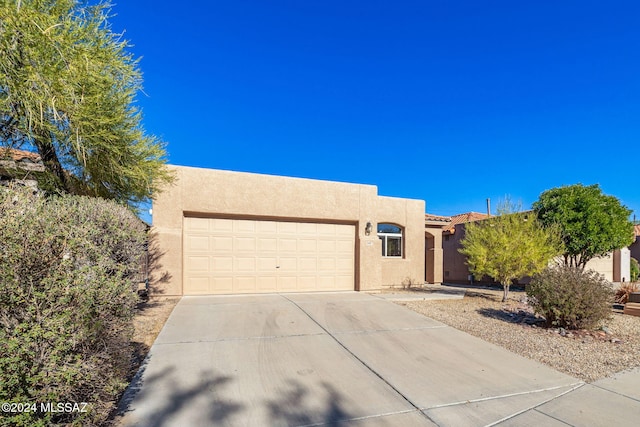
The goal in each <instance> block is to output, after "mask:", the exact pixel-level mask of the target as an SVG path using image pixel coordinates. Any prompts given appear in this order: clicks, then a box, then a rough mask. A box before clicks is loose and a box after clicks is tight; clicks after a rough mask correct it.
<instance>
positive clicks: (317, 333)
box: [157, 332, 327, 345]
mask: <svg viewBox="0 0 640 427" xmlns="http://www.w3.org/2000/svg"><path fill="white" fill-rule="evenodd" d="M319 335H327V334H326V333H325V332H315V333H312V334H290V335H268V336H255V337H229V338H220V339H213V340H193V341H172V342H161V343H157V345H172V344H199V343H208V342H225V341H251V340H258V341H259V340H273V339H279V338H297V337H315V336H319Z"/></svg>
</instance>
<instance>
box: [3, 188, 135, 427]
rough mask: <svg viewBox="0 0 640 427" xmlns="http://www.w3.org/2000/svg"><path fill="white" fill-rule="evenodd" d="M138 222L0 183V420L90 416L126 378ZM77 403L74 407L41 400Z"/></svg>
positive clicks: (110, 209) (94, 417)
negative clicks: (78, 408) (58, 409)
mask: <svg viewBox="0 0 640 427" xmlns="http://www.w3.org/2000/svg"><path fill="white" fill-rule="evenodd" d="M144 242H145V230H144V226H143V224H141V223H140V221H139V220H138V219H136V218H135V216H134V215H132V214H131V213H130V212H129V211H128V210H127V209H126V208H124V207H121V206H119V205H117V204H115V203H113V202H108V201H104V200H100V199H94V198H87V197H78V196H65V197H56V198H49V199H47V198H44V197H42V196H40V195H38V194H33V192H30V191H28V190H26V189H16V188H14V189H1V188H0V281H1V282H0V283H1V286H2V288H1V290H0V378H1V379H2V381H0V401H3V402H15V403H25V402H29V403H36V405H37V406H36V408H37V411H36V412H26V413H6V412H5V413H4V414H2V415H3V418H2V424H3V425H24V426H27V425H29V426H32V425H42V426H44V425H51V424H54V423H65V424H66V423H68V424H72V425H94V424H98V423H100V422H102V421H103V420H104V419H105V418H106V416H107V415H108V413H107V412H108V410H107V408H108V405H110V402H113V400H114V399H115V398H116V397H117V395H118V394H119V393H120V392H121V391H122V390H123V388H124V387H125V385H126V382H125V379H126V375H127V371H128V369H129V366H130V360H131V354H132V352H131V348H130V346H129V340H130V336H131V332H132V323H131V319H132V315H133V309H134V306H135V303H136V301H137V294H136V292H134V280H133V277H134V275H135V272H136V270H137V267H138V258H139V256H140V254H141V253H142V250H143V249H142V248H143V245H144ZM46 402H54V403H58V402H62V403H66V402H70V403H74V402H77V403H80V402H87V403H88V404H89V405H88V406H87V407H86V409H87V412H84V413H77V412H76V413H53V412H42V411H41V406H40V404H41V403H46Z"/></svg>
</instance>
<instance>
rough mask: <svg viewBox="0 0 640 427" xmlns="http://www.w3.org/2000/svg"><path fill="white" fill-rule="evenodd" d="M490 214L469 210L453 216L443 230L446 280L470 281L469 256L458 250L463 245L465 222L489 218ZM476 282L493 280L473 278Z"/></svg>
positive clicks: (453, 281)
mask: <svg viewBox="0 0 640 427" xmlns="http://www.w3.org/2000/svg"><path fill="white" fill-rule="evenodd" d="M488 217H489V215H487V214H483V213H478V212H467V213H463V214H459V215H454V216H452V217H451V222H450V224H449V225H448V226H447V227H446V228H445V229H444V231H443V232H442V250H443V271H444V280H443V281H444V282H448V283H470V282H471V280H472V278H471V274H470V273H469V268H468V267H467V264H466V262H467V257H465V256H464V255H462V254H461V253H460V252H458V249H460V248H461V247H462V246H461V244H460V241H461V240H462V238H463V237H464V230H465V228H464V227H465V224H467V223H469V222H474V221H480V220H483V219H486V218H488ZM473 281H474V283H476V282H489V283H493V281H492V280H491V279H490V278H488V277H485V278H480V277H479V278H473Z"/></svg>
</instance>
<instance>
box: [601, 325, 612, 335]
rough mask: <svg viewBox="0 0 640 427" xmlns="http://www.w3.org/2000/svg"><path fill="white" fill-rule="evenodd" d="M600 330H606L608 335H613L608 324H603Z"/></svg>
mask: <svg viewBox="0 0 640 427" xmlns="http://www.w3.org/2000/svg"><path fill="white" fill-rule="evenodd" d="M600 330H601V331H602V332H604V333H605V334H607V335H611V331H610V330H609V328H607V327H606V326H601V327H600Z"/></svg>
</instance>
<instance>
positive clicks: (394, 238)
mask: <svg viewBox="0 0 640 427" xmlns="http://www.w3.org/2000/svg"><path fill="white" fill-rule="evenodd" d="M402 235H403V230H402V227H400V226H398V225H395V224H384V223H383V224H378V237H379V238H380V240H382V256H383V257H384V258H402V257H403V255H404V254H403V246H404V245H403V242H402V237H403V236H402Z"/></svg>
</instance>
